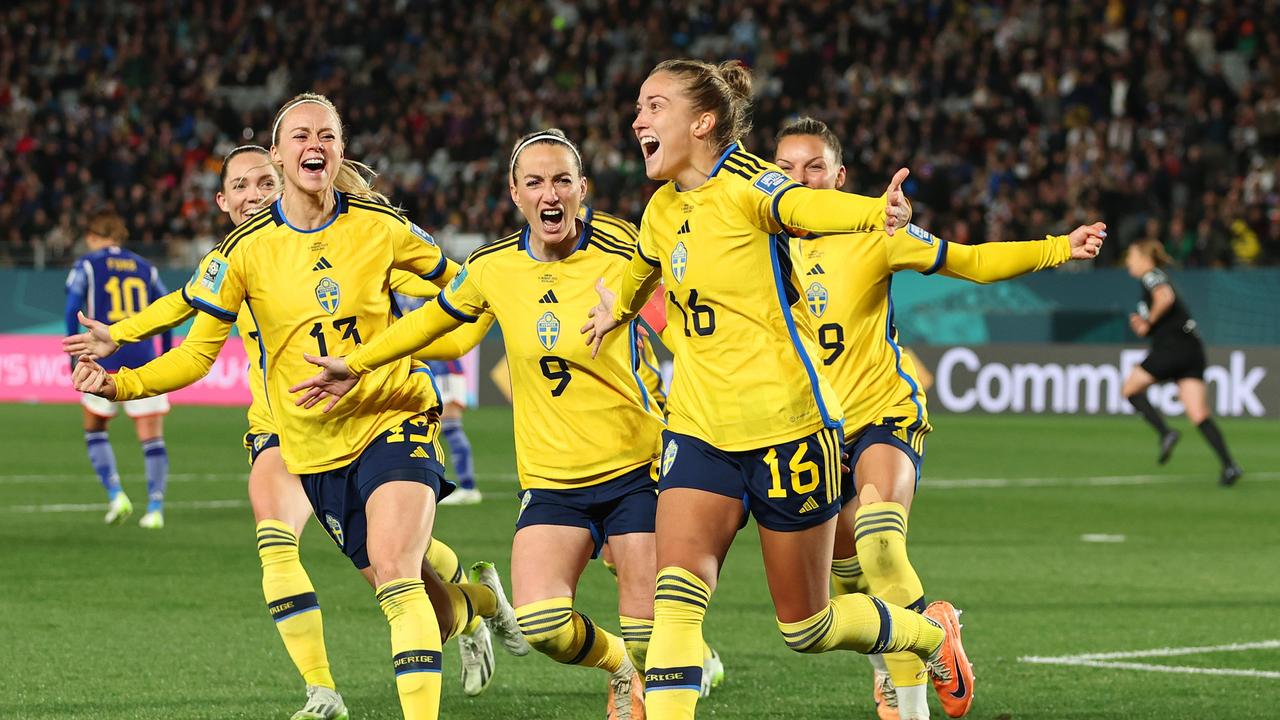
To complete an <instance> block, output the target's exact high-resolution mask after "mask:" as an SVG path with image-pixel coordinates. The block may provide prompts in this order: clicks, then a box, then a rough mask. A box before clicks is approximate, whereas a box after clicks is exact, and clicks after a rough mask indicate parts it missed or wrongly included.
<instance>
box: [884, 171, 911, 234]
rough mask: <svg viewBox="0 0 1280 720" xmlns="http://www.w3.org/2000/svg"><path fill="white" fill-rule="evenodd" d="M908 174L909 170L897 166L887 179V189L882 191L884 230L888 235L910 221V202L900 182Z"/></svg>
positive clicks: (904, 180)
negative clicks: (889, 178)
mask: <svg viewBox="0 0 1280 720" xmlns="http://www.w3.org/2000/svg"><path fill="white" fill-rule="evenodd" d="M910 174H911V171H910V170H908V169H906V168H899V169H898V172H896V173H894V174H893V179H892V180H890V181H889V189H888V190H885V191H884V200H885V201H884V231H885V232H886V233H888V234H890V235H892V234H893V233H894V231H895V230H897V229H898V228H903V227H906V226H907V223H909V222H911V202H910V201H908V200H907V196H906V195H904V194H903V192H902V183H904V182H906V180H907V176H908V175H910Z"/></svg>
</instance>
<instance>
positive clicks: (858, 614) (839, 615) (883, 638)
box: [650, 595, 945, 658]
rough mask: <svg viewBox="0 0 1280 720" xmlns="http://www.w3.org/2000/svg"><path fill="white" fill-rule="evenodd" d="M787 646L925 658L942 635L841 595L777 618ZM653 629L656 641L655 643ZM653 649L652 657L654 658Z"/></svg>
mask: <svg viewBox="0 0 1280 720" xmlns="http://www.w3.org/2000/svg"><path fill="white" fill-rule="evenodd" d="M778 629H779V630H781V631H782V637H783V639H784V640H786V642H787V647H789V648H791V649H792V650H795V651H796V652H802V653H820V652H827V651H828V650H854V651H857V652H860V653H865V654H871V653H890V652H899V651H904V650H907V651H911V652H913V653H915V654H916V655H917V656H919V657H921V658H925V657H928V656H929V655H930V654H931V653H932V652H933V651H935V650H937V649H938V647H939V646H940V645H941V644H942V640H943V638H944V637H945V634H944V632H943V630H942V628H940V627H938V626H937V625H934V624H933V623H931V622H929V621H928V620H926V619H925V618H924V616H922V615H919V614H917V613H914V612H911V611H910V610H907V609H905V608H900V607H897V606H896V605H889V604H888V603H886V602H884V601H883V600H880V599H879V598H874V597H871V596H870V595H841V596H839V597H835V598H832V600H831V602H830V604H828V605H827V607H826V608H825V609H823V610H822V611H820V612H818V613H816V614H814V615H813V616H812V617H809V618H806V619H804V620H801V621H800V622H793V623H787V622H782V621H781V620H779V621H778ZM657 639H658V638H657V633H656V632H655V633H654V643H653V644H654V645H655V646H656V645H657ZM652 654H653V653H652V651H650V655H651V656H652Z"/></svg>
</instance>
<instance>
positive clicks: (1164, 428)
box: [1120, 366, 1182, 465]
mask: <svg viewBox="0 0 1280 720" xmlns="http://www.w3.org/2000/svg"><path fill="white" fill-rule="evenodd" d="M1155 383H1156V379H1155V377H1154V376H1152V374H1151V373H1149V372H1147V371H1146V370H1144V369H1143V368H1142V366H1137V367H1135V368H1133V369H1132V370H1130V371H1129V377H1126V378H1125V379H1124V385H1123V387H1121V389H1120V392H1121V393H1123V394H1124V397H1125V399H1127V400H1128V401H1129V404H1130V405H1133V408H1134V409H1135V410H1137V411H1138V413H1139V414H1141V415H1142V417H1143V419H1144V420H1146V421H1147V422H1148V423H1150V425H1151V427H1153V428H1155V431H1156V432H1157V433H1159V434H1160V452H1159V454H1158V455H1157V456H1156V462H1158V463H1160V464H1161V465H1163V464H1165V463H1166V462H1168V461H1169V456H1170V455H1172V454H1173V446H1174V445H1177V444H1178V438H1180V437H1182V434H1181V433H1179V432H1178V431H1177V430H1174V429H1173V428H1170V427H1169V426H1168V424H1166V423H1165V421H1164V417H1163V416H1162V415H1160V411H1159V410H1156V409H1155V407H1153V406H1152V405H1151V401H1150V400H1149V399H1148V398H1147V388H1149V387H1151V386H1152V385H1154V384H1155Z"/></svg>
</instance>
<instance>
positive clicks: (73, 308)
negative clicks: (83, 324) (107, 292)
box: [63, 260, 89, 335]
mask: <svg viewBox="0 0 1280 720" xmlns="http://www.w3.org/2000/svg"><path fill="white" fill-rule="evenodd" d="M88 292H89V276H88V275H87V274H86V273H85V271H84V261H83V260H81V261H79V262H77V263H76V264H75V267H73V268H71V272H70V273H68V274H67V304H66V307H65V308H63V320H64V321H65V322H66V326H67V334H68V335H75V334H76V333H78V332H80V319H79V318H77V317H76V313H78V312H80V310H81V309H82V308H83V307H84V298H85V295H87V294H88Z"/></svg>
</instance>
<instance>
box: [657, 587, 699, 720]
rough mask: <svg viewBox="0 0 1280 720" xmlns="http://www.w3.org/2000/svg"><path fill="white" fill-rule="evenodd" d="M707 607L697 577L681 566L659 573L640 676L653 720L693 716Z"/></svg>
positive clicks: (695, 706) (682, 718) (697, 690)
mask: <svg viewBox="0 0 1280 720" xmlns="http://www.w3.org/2000/svg"><path fill="white" fill-rule="evenodd" d="M710 602H711V589H710V588H709V587H707V584H706V583H704V582H703V581H702V580H701V579H700V578H699V577H698V576H697V575H694V574H693V573H691V572H689V571H688V570H685V569H684V568H680V567H665V568H662V569H661V570H659V571H658V584H657V591H656V592H655V593H654V602H653V638H652V640H651V641H650V643H649V657H648V662H647V665H646V666H645V677H644V691H645V709H646V712H647V715H648V717H650V718H653V720H687V719H689V718H692V717H693V716H694V711H695V710H696V708H697V706H698V695H699V693H700V692H701V689H702V664H703V661H704V655H705V647H706V643H704V642H703V639H702V619H703V617H704V616H705V615H706V614H707V605H708V604H710Z"/></svg>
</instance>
